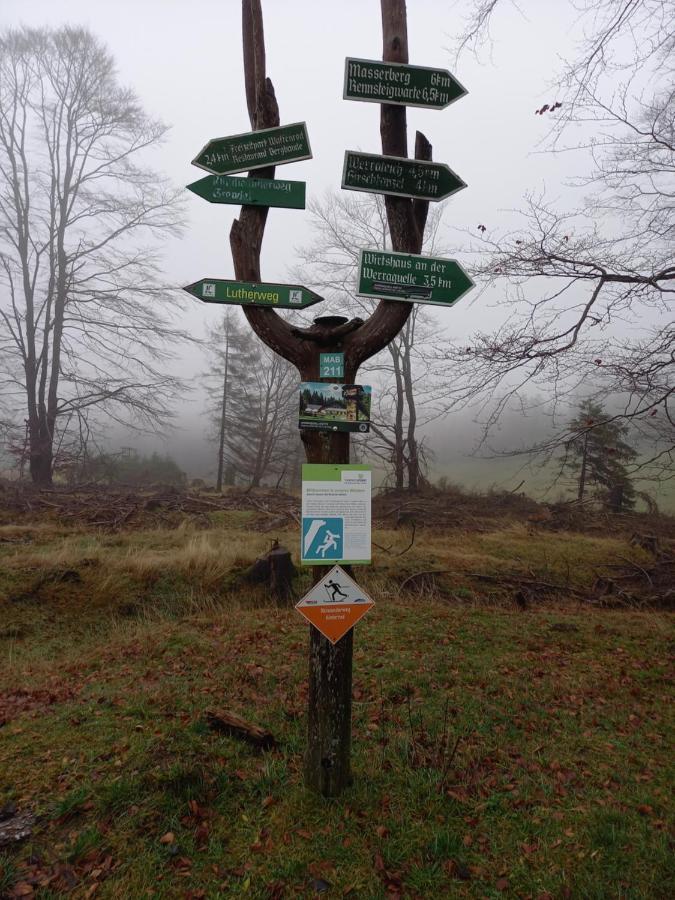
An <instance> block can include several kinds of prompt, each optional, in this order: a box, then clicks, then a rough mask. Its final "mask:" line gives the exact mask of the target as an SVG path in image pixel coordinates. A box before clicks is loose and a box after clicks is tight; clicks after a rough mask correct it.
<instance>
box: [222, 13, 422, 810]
mask: <svg viewBox="0 0 675 900" xmlns="http://www.w3.org/2000/svg"><path fill="white" fill-rule="evenodd" d="M381 2H382V27H383V36H384V52H383V59H384V60H386V61H392V62H408V38H407V28H406V11H405V0H381ZM242 8H243V17H242V22H243V43H244V69H245V81H246V102H247V106H248V112H249V118H250V120H251V127H252V128H253V129H254V130H257V129H261V128H271V127H274V126H277V125H278V124H279V108H278V105H277V101H276V98H275V95H274V88H273V87H272V82H271V81H270V80H269V79H268V78H267V77H266V73H265V40H264V33H263V23H262V10H261V5H260V0H242ZM381 110H382V113H381V133H382V150H383V152H384V153H385V154H388V155H395V156H407V155H408V150H407V132H406V110H405V107H392V106H386V105H383V106H381ZM415 153H416V156H417V157H418V158H419V159H425V160H428V159H431V145H430V144H429V142H428V141H427V140H426V138H425V137H424V136H423V135H421V134H419V133H418V135H417V139H416V144H415ZM255 175H256V177H261V178H272V177H274V168H270V169H260V170H257V171H256V172H255ZM386 202H387V216H388V219H389V227H390V231H391V236H392V245H393V247H394V249H395V250H399V251H403V252H407V253H419V252H420V251H421V248H422V235H423V233H424V226H425V223H426V216H427V211H428V204H427V203H425V202H422V201H417V200H415V201H413V200H407V199H405V198H394V197H387V201H386ZM266 220H267V209H265V208H260V207H250V206H244V207H242V210H241V214H240V216H239V218H238V219H237V220H235V222H234V223H233V225H232V229H231V231H230V246H231V249H232V256H233V260H234V271H235V276H236V278H237V279H241V280H242V281H260V280H261V276H260V248H261V244H262V238H263V234H264V230H265V222H266ZM411 312H412V304H410V303H403V302H397V301H394V300H383V301H381V302H380V303H379V304H378V306H377V308H376V309H375V311H374V313H373V314H372V315H371V316H370V317H369V318H368V319H367V320H366V321H365V322H362V321H361V320H359V319H354V320H352V321H351V322H347V323H345V324H342V325H339V326H337V327H325V326H321V325H315V326H314V327H312V328H308V329H300V328H295V327H293V326H291V325H289V324H288V323H287V322H285V321H284V320H283V319H282V318H281V317H280V316H279V315H278V314H277V313H276V312H275V311H274V310H272V309H256V308H251V307H248V308H247V307H244V315H245V316H246V318H247V320H248V322H249V324H250V325H251V327H252V328H253V330H254V331H255V333H256V334H257V335H258V337H259V338H260V339H261V340H262V341H264V342H265V343H266V344H267V345H268V346H269V347H271V348H272V349H273V350H274V351H275V352H277V353H279V354H280V355H281V356H283V357H285V358H286V359H288V360H289V361H290V362H292V363H293V364H294V365H295V366H296V367H297V369H298V371H299V372H300V375H301V378H302V379H303V380H304V381H317V380H318V379H319V352H320V351H337V352H342V353H344V355H345V381H346V383H352V382H355V380H356V375H357V372H358V369H359V366H360V365H361V363H362V362H364V361H365V360H366V359H368V358H369V357H371V356H373V355H375V354H376V353H378V352H379V351H380V350H382V349H383V348H384V347H386V346H387V344H388V343H389V342H390V341H391V340H392V338H394V337H395V336H396V335H397V334H398V332H399V331H400V330H401V328H402V327H403V326H404V325H405V323H406V321H407V319H408V317H409V315H410V314H411ZM302 440H303V443H304V446H305V453H306V456H307V460H308V461H309V462H313V463H347V462H349V435H348V434H336V433H330V432H329V433H320V432H307V433H303V435H302ZM324 574H325V568H323V567H316V568H315V569H314V580H315V582H316V581H318V580H319V579H320V578H321V577H322V576H323V575H324ZM352 648H353V633H352V632H349V633H348V635H346V636H345V637H344V638H343V639H342V640H341V641H339V642H338V643H337V644H336V645H335V646H333V645H332V644H331V643H330V642H329V641H327V640H326V639H325V638H324V637H322V635H321V634H319V632H318V631H316V629H314V628H313V627H311V628H310V653H309V656H310V659H309V722H308V739H309V740H308V748H307V755H306V765H305V780H306V784H307V786H308V787H310V788H311V789H313V790H316V791H318V792H320V793H321V794H323V795H324V796H337V795H338V794H340V793H341V792H342V791H343V790H344V788H345V787H347V786H348V785H349V784H350V783H351V768H350V743H351V692H352Z"/></svg>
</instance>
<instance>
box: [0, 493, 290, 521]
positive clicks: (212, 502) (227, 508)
mask: <svg viewBox="0 0 675 900" xmlns="http://www.w3.org/2000/svg"><path fill="white" fill-rule="evenodd" d="M299 506H300V504H299V501H298V499H297V498H296V497H293V496H291V495H290V494H285V493H283V492H282V491H276V490H269V489H264V488H262V489H257V490H251V491H245V490H237V489H232V490H229V491H227V492H226V493H224V494H217V493H215V492H209V491H201V490H190V489H181V488H176V487H173V486H171V485H154V486H151V487H143V488H136V487H127V486H123V485H117V486H103V485H100V484H82V485H77V486H76V487H72V488H69V487H54V488H49V489H47V488H42V489H40V488H36V487H34V486H33V485H30V484H25V483H19V482H11V481H0V524H10V523H11V524H17V523H20V522H30V521H38V520H39V521H44V520H45V519H52V520H53V521H56V522H58V523H59V524H61V525H70V526H73V527H78V526H86V527H87V528H100V529H102V530H104V531H113V532H114V531H122V530H134V529H147V528H176V527H178V526H179V525H180V524H181V523H183V522H185V521H186V520H188V521H192V522H194V523H195V524H196V525H198V526H199V527H203V528H209V527H211V526H212V524H213V521H212V518H211V516H212V514H213V513H218V512H221V511H222V512H231V511H233V510H239V511H249V512H251V513H253V517H252V518H251V520H250V521H247V522H246V527H247V528H253V529H254V530H256V531H271V530H273V529H277V528H281V529H283V528H287V527H291V526H297V525H298V524H299V522H300V513H299Z"/></svg>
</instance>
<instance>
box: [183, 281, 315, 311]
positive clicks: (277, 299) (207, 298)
mask: <svg viewBox="0 0 675 900" xmlns="http://www.w3.org/2000/svg"><path fill="white" fill-rule="evenodd" d="M183 290H184V291H187V292H188V294H192V296H193V297H197V298H198V299H199V300H203V301H204V303H233V304H236V305H238V306H273V307H276V308H277V309H303V308H304V307H307V306H314V304H315V303H321V301H322V300H323V297H319V295H318V294H315V293H314V291H310V290H309V289H308V288H306V287H301V286H300V285H298V284H270V283H269V282H264V283H262V284H260V283H256V282H252V281H229V280H227V279H225V278H202V279H201V280H200V281H195V282H194V284H188V285H187V287H184V288H183Z"/></svg>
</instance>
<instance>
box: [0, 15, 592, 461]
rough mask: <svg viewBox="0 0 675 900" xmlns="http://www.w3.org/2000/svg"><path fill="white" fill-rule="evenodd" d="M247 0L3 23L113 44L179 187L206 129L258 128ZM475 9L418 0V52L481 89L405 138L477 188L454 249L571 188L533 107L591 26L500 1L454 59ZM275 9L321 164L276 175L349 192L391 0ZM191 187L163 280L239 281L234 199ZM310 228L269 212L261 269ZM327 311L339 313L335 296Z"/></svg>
mask: <svg viewBox="0 0 675 900" xmlns="http://www.w3.org/2000/svg"><path fill="white" fill-rule="evenodd" d="M240 7H241V4H240V2H238V0H217V2H216V0H191V2H189V3H188V2H185V0H114V2H113V0H95V2H92V0H4V2H3V3H2V7H1V8H0V25H1V26H2V27H6V26H8V25H20V24H26V25H53V26H56V25H61V24H66V23H68V24H77V25H84V26H87V27H88V28H89V29H90V30H91V31H92V32H93V33H94V34H96V35H97V36H98V37H100V38H101V39H102V40H104V41H105V43H106V44H107V46H108V47H109V49H110V50H111V52H112V54H113V55H114V57H115V59H116V61H117V65H118V70H119V76H120V80H121V81H122V82H123V83H125V84H126V85H128V86H130V87H132V88H134V90H135V91H136V92H137V94H138V95H139V97H140V98H141V100H142V102H143V105H144V107H145V109H146V111H147V112H148V113H149V114H151V115H153V116H156V117H158V118H161V119H162V120H163V121H165V122H166V123H168V124H170V125H171V126H172V130H171V132H170V134H169V138H168V140H167V142H166V144H165V145H164V146H163V147H162V148H160V149H158V151H157V152H156V158H155V159H154V160H153V163H154V165H155V167H156V168H157V169H158V170H161V171H162V172H164V173H166V174H167V175H168V176H169V177H170V178H171V179H172V180H173V181H174V182H175V183H177V184H187V183H188V182H190V181H193V180H195V179H196V178H199V177H201V176H202V175H203V174H204V173H203V172H202V171H201V170H199V169H197V168H195V167H194V166H192V165H191V164H190V160H191V159H192V158H193V157H194V156H195V155H196V153H197V152H198V151H199V150H200V149H201V147H202V146H203V145H204V143H205V142H206V141H207V140H208V139H209V138H212V137H217V136H223V135H227V134H236V133H239V132H243V131H248V130H250V125H249V122H248V117H247V112H246V103H245V98H244V87H243V70H242V53H241V22H240V16H241V11H240ZM466 8H467V5H466V4H465V3H463V2H457V3H454V4H453V3H451V2H447V0H408V34H409V47H410V62H411V63H413V64H417V65H429V66H439V67H447V68H450V69H451V70H453V71H454V73H455V74H456V75H457V77H458V78H459V79H460V80H461V81H462V83H463V84H464V85H465V86H466V88H467V89H468V91H469V94H468V96H466V97H464V98H462V99H461V100H459V101H457V102H456V103H455V104H453V105H451V106H450V107H449V108H448V109H447V110H444V111H435V110H421V109H414V108H411V109H409V110H408V125H409V145H410V146H411V147H412V144H413V141H414V131H415V129H420V130H422V131H423V132H424V133H425V134H426V136H427V137H428V139H429V140H430V141H431V143H432V145H433V148H434V159H435V160H437V161H439V162H445V163H447V164H448V165H450V167H451V168H452V169H454V170H455V171H456V172H457V173H458V174H459V175H460V176H461V177H462V178H463V179H464V181H466V183H467V184H468V187H467V188H466V189H465V190H463V191H462V192H460V193H459V194H458V195H457V196H455V197H454V198H452V199H451V200H450V202H449V204H448V208H447V213H446V217H445V222H446V224H447V228H448V236H447V242H448V243H449V244H458V242H459V241H460V240H461V237H460V236H458V235H457V234H456V233H453V231H452V229H456V228H469V229H472V230H474V232H475V229H476V226H477V225H478V224H486V225H487V226H488V227H492V226H497V225H501V226H507V225H508V224H509V222H513V223H515V220H514V218H513V213H512V212H511V210H513V209H516V208H517V207H519V206H520V205H521V201H522V197H523V195H524V193H525V192H526V191H527V190H532V189H534V190H535V191H536V190H541V189H545V190H546V192H547V194H548V195H549V197H550V198H552V199H555V198H557V197H559V196H560V194H561V193H564V181H565V180H566V179H569V177H570V175H572V174H574V167H575V166H576V165H577V162H576V161H575V160H574V158H571V157H570V156H569V155H565V156H564V157H560V156H551V155H550V154H546V155H542V154H541V153H540V152H538V151H540V150H541V141H542V140H543V139H544V138H545V136H546V133H547V129H548V123H547V121H546V118H545V117H542V116H536V115H534V111H535V109H536V108H537V107H539V106H541V105H542V103H544V102H550V101H551V100H553V99H555V97H553V96H552V95H551V91H550V89H549V88H548V84H549V82H550V81H551V79H552V78H553V77H554V75H555V74H556V72H557V71H558V70H559V68H560V57H561V56H565V55H571V54H572V53H573V49H574V44H575V41H576V40H578V38H579V37H580V35H579V33H578V30H577V26H575V19H574V17H573V11H572V10H570V9H569V7H568V4H566V3H560V2H559V0H541V2H538V3H533V4H529V5H528V8H527V18H525V16H523V15H521V14H519V12H518V11H517V10H516V9H515V8H513V7H512V6H510V5H504V6H503V8H502V9H501V11H500V12H499V13H498V15H497V17H496V18H495V20H494V26H493V35H494V42H493V46H492V49H491V53H488V54H486V55H485V59H483V60H482V64H479V63H478V62H477V61H476V60H475V59H473V58H472V57H471V56H470V55H469V54H467V55H465V57H464V58H463V59H462V60H461V62H460V65H459V67H458V68H456V69H455V68H454V67H453V64H452V54H451V49H450V48H451V45H452V41H453V35H455V34H456V33H457V32H458V31H459V29H460V27H461V22H462V16H463V11H465V10H466ZM263 12H264V16H265V36H266V45H267V74H268V76H269V77H271V78H272V80H273V83H274V86H275V89H276V94H277V99H278V101H279V107H280V112H281V123H282V124H285V123H292V122H297V121H305V122H306V123H307V127H308V131H309V137H310V141H311V145H312V151H313V159H311V160H308V161H306V162H301V163H294V164H290V165H285V166H280V167H278V168H277V177H280V178H282V177H283V178H291V179H295V180H304V181H306V182H307V195H308V199H310V198H312V197H320V196H321V195H322V194H323V193H324V192H325V191H327V190H339V189H340V179H341V172H342V162H343V156H344V151H345V150H346V149H361V150H363V151H366V152H371V153H380V152H381V145H380V137H379V107H378V105H377V104H373V103H358V102H350V101H345V100H343V99H342V79H343V71H344V59H345V57H346V56H355V57H363V58H372V59H378V58H381V53H382V46H381V44H382V39H381V26H380V3H379V0H341V2H335V3H328V2H321V3H318V2H316V0H263ZM186 194H187V208H188V213H189V223H188V227H187V229H186V231H185V234H184V236H183V237H182V238H180V239H175V240H172V241H168V242H167V245H166V253H165V269H166V274H167V280H168V281H169V282H171V283H174V284H175V285H176V286H180V285H183V284H188V283H190V282H193V281H195V280H197V279H199V278H202V277H206V276H208V277H222V278H229V277H232V274H233V272H232V262H231V258H230V253H229V244H228V239H227V236H228V232H229V228H230V224H231V222H232V219H233V218H234V217H235V215H236V213H237V211H238V208H237V207H233V206H232V207H230V206H224V205H219V206H216V205H210V204H208V203H207V202H206V201H204V200H201V199H200V198H198V197H195V196H193V195H192V194H190V193H189V192H186ZM310 239H311V232H310V230H309V227H308V216H307V214H306V213H305V212H303V211H298V210H278V209H273V210H271V211H270V216H269V219H268V225H267V230H266V234H265V241H264V247H263V254H262V275H263V278H264V279H265V280H267V281H280V282H283V281H285V280H288V278H289V274H288V270H289V269H291V268H292V267H293V265H294V263H295V261H296V260H295V254H294V248H295V247H297V246H299V245H302V244H306V243H308V242H309V241H310ZM458 258H459V259H460V262H461V261H462V259H461V255H460V254H458ZM324 307H326V308H324ZM316 309H319V308H318V307H316ZM320 311H321V313H327V312H330V311H331V310H330V309H329V308H328V307H327V304H324V305H323V306H322V307H321V308H320ZM333 311H334V312H337V310H333ZM218 315H219V310H218V308H217V307H216V306H209V305H204V304H201V303H199V302H198V301H191V300H190V299H189V298H187V297H186V300H185V306H184V309H183V311H182V312H181V313H180V317H179V321H180V324H181V325H182V327H184V328H185V329H187V330H189V331H190V332H191V333H193V334H195V335H199V336H201V335H203V333H204V327H205V324H206V323H209V322H215V319H216V318H217V317H218ZM435 315H436V316H437V317H438V320H439V323H440V324H441V325H442V327H444V328H446V329H447V331H448V333H450V334H454V335H464V334H467V333H470V332H472V331H473V330H475V329H478V328H486V327H489V326H490V324H491V317H495V316H497V315H499V316H500V317H501V316H502V315H503V313H502V312H501V311H500V312H499V313H497V312H495V311H494V310H491V309H490V298H489V296H485V295H484V296H483V297H482V298H481V299H480V301H475V300H474V301H473V302H472V301H471V300H470V299H469V298H466V299H464V300H462V301H460V303H459V304H458V305H457V306H456V307H454V308H453V309H448V310H441V311H440V312H439V311H436V312H435ZM495 321H496V319H495ZM176 364H177V366H180V368H181V371H184V372H185V373H186V374H197V373H199V372H200V371H201V370H203V368H204V365H205V363H204V357H203V356H202V355H201V353H199V352H198V351H194V350H192V351H189V352H187V355H186V356H185V357H184V358H181V359H178V360H177V363H176ZM198 406H199V404H198V403H197V404H195V399H194V397H193V400H192V402H191V404H190V406H189V407H185V409H186V412H185V415H184V416H182V421H183V424H184V431H183V436H182V437H180V436H179V438H178V439H176V440H175V442H174V443H175V446H176V448H178V449H177V453H176V455H177V457H178V458H179V459H180V461H181V464H183V465H187V456H189V455H190V450H189V446H190V442H192V446H193V447H194V448H195V450H196V444H195V438H194V435H195V433H199V432H200V431H201V425H200V420H199V409H198ZM187 410H189V411H187ZM469 443H470V442H467V446H468V444H469ZM201 452H202V451H201V450H200V451H199V453H200V455H201ZM188 468H190V466H188Z"/></svg>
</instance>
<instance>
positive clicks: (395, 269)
mask: <svg viewBox="0 0 675 900" xmlns="http://www.w3.org/2000/svg"><path fill="white" fill-rule="evenodd" d="M473 286H474V283H473V281H472V280H471V279H470V278H469V276H468V275H467V274H466V272H465V271H464V269H463V268H462V267H461V266H460V264H459V263H458V262H457V261H456V260H454V259H443V258H442V257H437V256H416V255H415V254H412V253H385V252H384V251H381V250H362V251H361V255H360V257H359V284H358V288H357V291H356V293H357V294H358V295H359V297H380V298H382V297H384V298H386V299H389V300H410V301H412V302H413V303H429V304H433V305H435V306H452V304H453V303H456V302H457V300H459V298H460V297H463V296H464V294H466V292H467V291H469V290H471V288H472V287H473Z"/></svg>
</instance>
